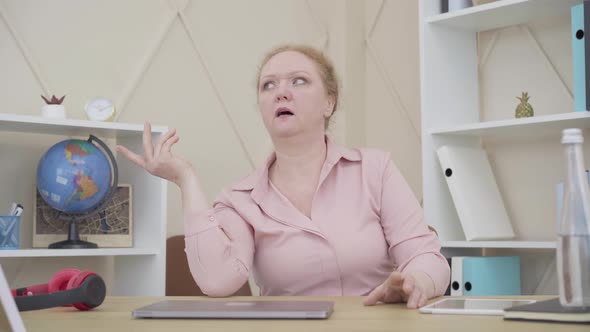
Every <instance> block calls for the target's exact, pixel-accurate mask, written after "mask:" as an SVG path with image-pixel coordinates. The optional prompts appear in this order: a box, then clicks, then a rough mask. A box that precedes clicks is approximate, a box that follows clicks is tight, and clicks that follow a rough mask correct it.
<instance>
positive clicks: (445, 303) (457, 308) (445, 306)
mask: <svg viewBox="0 0 590 332" xmlns="http://www.w3.org/2000/svg"><path fill="white" fill-rule="evenodd" d="M533 302H536V301H535V300H516V299H453V298H446V299H442V300H439V301H436V302H434V303H431V304H429V305H426V306H424V307H422V308H420V309H419V310H420V312H421V313H423V314H455V315H499V316H502V315H504V309H507V308H510V307H514V306H517V305H523V304H530V303H533Z"/></svg>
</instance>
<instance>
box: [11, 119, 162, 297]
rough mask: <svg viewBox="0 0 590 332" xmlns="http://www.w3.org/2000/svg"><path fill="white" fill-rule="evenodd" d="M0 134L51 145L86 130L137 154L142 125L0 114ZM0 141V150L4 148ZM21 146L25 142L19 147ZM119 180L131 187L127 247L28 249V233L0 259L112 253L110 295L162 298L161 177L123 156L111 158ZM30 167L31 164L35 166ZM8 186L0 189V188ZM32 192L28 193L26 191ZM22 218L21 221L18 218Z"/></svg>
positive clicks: (34, 153) (34, 154)
mask: <svg viewBox="0 0 590 332" xmlns="http://www.w3.org/2000/svg"><path fill="white" fill-rule="evenodd" d="M166 131H167V128H166V127H158V126H154V127H152V139H153V140H157V139H159V137H160V136H161V135H162V134H164V133H165V132H166ZM0 133H2V134H4V133H19V134H18V135H33V137H35V136H34V135H38V134H45V135H48V136H43V139H44V141H42V142H39V144H40V145H48V146H51V145H53V144H54V143H57V142H58V141H60V140H62V139H64V138H63V136H75V137H88V135H90V134H92V135H95V136H96V137H98V138H100V139H102V140H116V142H117V144H122V145H124V146H126V147H128V148H130V149H131V150H134V151H137V152H141V151H142V150H143V147H142V137H143V125H142V124H125V123H112V122H95V121H85V120H69V119H47V118H43V117H37V116H25V115H13V114H5V113H0ZM3 144H4V143H3V142H0V153H1V152H2V150H3V149H8V147H6V146H4V145H3ZM25 147H27V146H25ZM38 153H39V150H38V148H37V149H33V148H32V147H31V150H30V151H28V150H27V149H23V150H19V155H20V154H23V155H26V154H30V155H31V158H30V159H31V160H35V159H36V160H38V158H39V157H40V155H38ZM113 153H114V154H115V156H116V159H117V165H118V168H119V183H126V184H130V185H131V186H132V189H133V196H132V199H133V204H132V207H133V220H132V222H133V247H131V248H99V249H71V250H68V249H33V248H27V247H30V245H31V239H30V237H31V236H30V234H23V233H22V228H21V242H22V245H23V246H24V249H20V250H0V259H18V258H24V257H43V258H44V259H51V257H81V256H82V257H89V259H91V258H92V257H97V256H112V257H113V262H114V275H113V284H112V285H107V287H109V292H110V294H112V295H129V296H132V295H138V296H162V295H164V292H165V272H166V229H167V227H166V205H167V201H166V200H167V198H166V196H167V193H166V188H167V184H166V181H164V180H162V179H159V178H157V177H154V176H152V175H150V174H149V173H147V172H145V171H143V170H141V169H140V168H138V167H137V166H136V165H134V164H132V163H131V162H129V161H128V160H127V159H126V158H124V157H119V156H117V154H116V152H115V151H113ZM1 164H2V163H1V162H0V165H1ZM35 166H36V165H35ZM23 172H25V173H27V174H19V176H24V177H32V178H34V177H35V174H28V173H30V169H29V168H24V167H23ZM8 190H11V188H6V187H0V193H2V191H8ZM31 196H32V195H31ZM23 220H25V219H23Z"/></svg>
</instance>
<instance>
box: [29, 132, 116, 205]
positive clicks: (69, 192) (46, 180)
mask: <svg viewBox="0 0 590 332" xmlns="http://www.w3.org/2000/svg"><path fill="white" fill-rule="evenodd" d="M110 185H111V165H110V163H109V160H108V158H107V157H106V156H105V154H104V153H103V152H102V150H100V149H99V148H98V147H97V146H95V145H94V144H92V143H90V142H88V141H84V140H78V139H69V140H65V141H62V142H59V143H57V144H55V145H53V146H52V147H51V148H49V150H47V152H45V154H44V155H43V156H42V157H41V159H40V160H39V165H38V166H37V190H39V193H40V194H41V197H42V198H43V200H44V201H45V202H47V204H49V205H50V206H51V207H53V208H54V209H57V210H59V211H62V212H65V213H83V212H87V211H90V210H92V209H95V208H96V207H98V205H99V204H100V203H101V201H102V200H103V199H104V198H105V196H106V195H108V193H109V190H110Z"/></svg>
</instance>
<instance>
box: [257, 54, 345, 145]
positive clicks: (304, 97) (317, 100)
mask: <svg viewBox="0 0 590 332" xmlns="http://www.w3.org/2000/svg"><path fill="white" fill-rule="evenodd" d="M259 82H260V83H259V85H258V107H259V108H260V111H261V113H262V120H263V121H264V125H265V126H266V129H267V130H268V132H269V133H270V135H271V137H277V138H284V137H289V136H294V135H297V134H300V133H309V132H314V131H318V132H320V131H321V133H323V132H324V131H325V128H324V124H325V121H326V118H327V117H329V116H330V115H331V114H332V111H333V107H334V98H333V97H331V96H328V95H327V93H326V89H325V87H324V83H323V81H322V78H321V76H320V73H319V72H318V70H317V66H316V64H315V63H314V62H313V61H312V60H311V59H309V58H308V57H307V56H305V55H303V54H301V53H299V52H296V51H286V52H282V53H278V54H277V55H275V56H273V57H272V58H270V60H268V62H267V63H266V64H265V65H264V67H263V68H262V70H261V72H260V80H259Z"/></svg>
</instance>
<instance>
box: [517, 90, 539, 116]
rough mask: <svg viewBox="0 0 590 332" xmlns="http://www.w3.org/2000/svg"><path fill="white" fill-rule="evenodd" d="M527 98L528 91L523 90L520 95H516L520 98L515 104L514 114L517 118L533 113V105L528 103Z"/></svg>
mask: <svg viewBox="0 0 590 332" xmlns="http://www.w3.org/2000/svg"><path fill="white" fill-rule="evenodd" d="M529 98H530V97H529V93H528V92H523V93H522V96H521V97H516V99H518V100H520V104H518V106H516V112H515V116H516V117H517V118H528V117H531V116H533V115H535V112H534V111H533V106H531V104H529Z"/></svg>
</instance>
